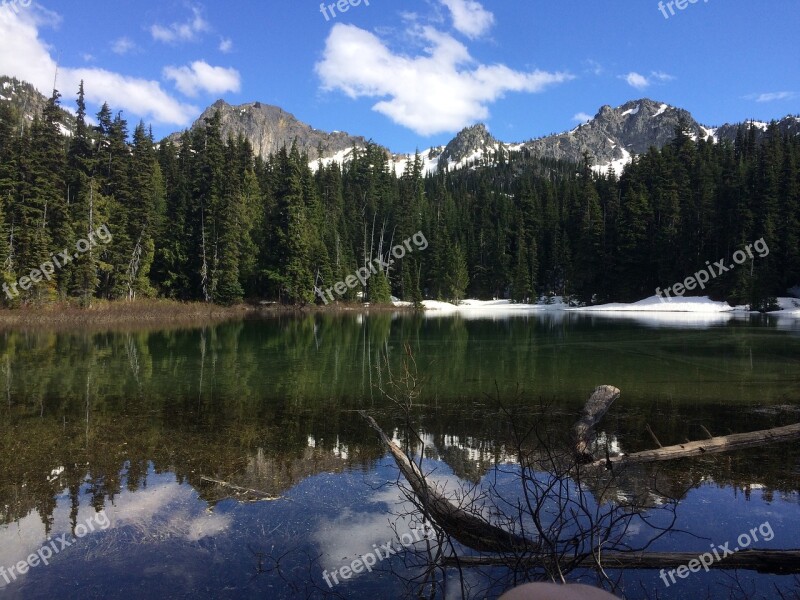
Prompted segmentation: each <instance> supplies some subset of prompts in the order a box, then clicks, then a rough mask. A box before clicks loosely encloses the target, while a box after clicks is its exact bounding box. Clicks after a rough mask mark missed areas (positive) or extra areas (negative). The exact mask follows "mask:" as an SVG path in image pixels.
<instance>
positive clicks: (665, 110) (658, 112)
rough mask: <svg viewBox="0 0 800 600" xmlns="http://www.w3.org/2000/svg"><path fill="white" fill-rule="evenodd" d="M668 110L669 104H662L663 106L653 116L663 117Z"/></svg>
mask: <svg viewBox="0 0 800 600" xmlns="http://www.w3.org/2000/svg"><path fill="white" fill-rule="evenodd" d="M668 108H669V104H662V105H661V106H659V107H658V110H657V111H656V112H655V113H654V114H653V116H654V117H658V116H660V115H663V114H664V113H665V112H667V109H668Z"/></svg>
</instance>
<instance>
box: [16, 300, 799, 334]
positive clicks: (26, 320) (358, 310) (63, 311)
mask: <svg viewBox="0 0 800 600" xmlns="http://www.w3.org/2000/svg"><path fill="white" fill-rule="evenodd" d="M779 302H780V304H781V308H782V309H783V310H781V311H777V312H773V313H769V314H770V315H772V316H782V317H790V318H792V317H794V318H797V317H800V300H798V299H788V298H781V299H779ZM386 313H392V314H397V313H402V314H415V313H418V314H425V315H427V316H428V317H443V316H447V315H453V316H455V315H458V316H462V317H472V318H480V317H501V316H512V315H518V316H519V315H531V314H536V313H538V314H542V313H562V314H563V313H577V314H593V315H607V316H614V315H617V316H630V317H633V316H639V317H648V316H650V317H658V316H660V317H662V318H665V317H668V316H675V317H677V316H678V315H684V316H686V317H691V316H693V317H702V316H706V317H711V316H717V317H722V316H727V317H732V316H734V315H743V314H752V313H751V311H749V310H747V307H732V306H728V305H726V304H725V303H723V302H715V301H712V300H710V299H709V298H707V297H693V298H685V299H683V300H682V301H680V302H675V303H674V304H673V303H658V302H655V301H654V299H653V298H647V299H644V300H640V301H639V302H635V303H630V304H623V303H617V304H605V305H598V306H587V307H573V306H569V305H567V304H565V303H563V302H562V301H561V299H560V298H557V299H556V301H555V302H553V303H551V304H514V303H511V302H509V301H507V300H494V301H491V300H490V301H480V300H464V301H463V302H462V303H461V304H460V305H458V306H456V305H453V304H449V303H446V302H437V301H433V300H426V301H424V302H423V306H422V308H420V309H415V308H414V307H413V306H412V305H411V304H410V303H406V302H396V303H393V304H377V305H370V304H359V303H335V304H328V305H316V304H309V305H305V306H297V305H285V304H278V303H272V302H270V303H267V302H264V303H261V304H249V303H242V304H237V305H235V306H219V305H215V304H206V303H204V302H181V301H178V300H168V299H143V300H135V301H133V302H127V301H124V300H120V301H98V302H95V303H94V304H93V306H92V307H91V308H81V307H80V306H78V305H77V304H74V303H69V302H61V303H53V304H46V305H42V306H28V307H23V308H13V309H9V308H5V309H0V330H20V329H23V330H29V329H30V330H36V329H40V330H62V329H76V328H81V329H84V330H89V331H92V332H97V331H100V330H110V329H113V330H130V331H134V330H137V331H139V330H147V329H176V328H178V329H180V328H195V327H202V326H204V325H212V324H218V323H223V322H226V321H237V320H241V321H244V320H248V319H258V318H268V317H276V316H282V315H287V316H299V315H317V314H319V315H325V314H327V315H346V314H357V315H369V314H386Z"/></svg>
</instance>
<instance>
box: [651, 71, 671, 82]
mask: <svg viewBox="0 0 800 600" xmlns="http://www.w3.org/2000/svg"><path fill="white" fill-rule="evenodd" d="M650 77H652V78H653V79H655V80H656V81H662V82H667V81H672V80H673V79H675V77H673V76H672V75H670V74H669V73H664V71H653V72H652V73H650Z"/></svg>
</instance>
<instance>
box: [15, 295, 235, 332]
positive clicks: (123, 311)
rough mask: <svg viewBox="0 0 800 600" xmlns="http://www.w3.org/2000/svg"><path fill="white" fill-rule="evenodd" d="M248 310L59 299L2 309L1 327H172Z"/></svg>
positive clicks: (196, 304) (221, 318) (230, 317)
mask: <svg viewBox="0 0 800 600" xmlns="http://www.w3.org/2000/svg"><path fill="white" fill-rule="evenodd" d="M247 312H248V309H247V307H245V306H234V307H224V306H216V305H213V304H205V303H202V302H176V301H174V300H136V301H134V302H124V301H119V302H108V301H96V302H93V303H92V306H91V308H81V307H80V306H78V305H76V304H74V303H69V302H59V303H54V304H46V305H42V306H27V307H23V308H18V309H6V310H0V329H40V328H41V329H49V330H53V329H58V330H60V329H81V330H86V329H91V330H93V331H96V330H103V329H112V328H113V329H114V330H118V329H122V330H142V329H169V328H173V327H187V326H188V327H191V326H198V325H204V324H208V323H219V322H222V321H228V320H233V319H241V318H243V317H244V315H245V314H246V313H247Z"/></svg>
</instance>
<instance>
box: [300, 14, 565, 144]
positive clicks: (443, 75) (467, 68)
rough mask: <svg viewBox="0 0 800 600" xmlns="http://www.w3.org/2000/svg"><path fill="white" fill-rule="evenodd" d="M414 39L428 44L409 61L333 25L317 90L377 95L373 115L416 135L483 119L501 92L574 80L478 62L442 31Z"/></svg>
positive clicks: (369, 37)
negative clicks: (376, 114) (385, 117)
mask: <svg viewBox="0 0 800 600" xmlns="http://www.w3.org/2000/svg"><path fill="white" fill-rule="evenodd" d="M416 34H417V35H418V36H420V37H421V38H422V39H423V40H424V41H425V42H427V47H426V49H425V51H424V54H423V55H420V56H407V55H403V54H395V53H393V52H392V51H391V50H390V49H389V48H387V47H386V45H385V44H384V43H383V42H382V41H381V40H380V39H379V38H378V37H376V36H375V35H374V34H372V33H370V32H368V31H365V30H363V29H359V28H358V27H356V26H354V25H346V24H343V23H338V24H336V25H334V27H333V28H332V30H331V32H330V34H329V36H328V39H327V41H326V45H325V53H324V57H323V59H322V60H321V61H319V62H318V63H317V64H316V66H315V70H316V72H317V74H318V75H319V77H320V79H321V80H322V87H323V89H325V90H329V91H330V90H340V91H342V92H344V93H345V94H346V95H347V96H349V97H350V98H353V99H355V98H361V97H367V98H381V100H380V101H379V102H377V103H376V104H375V105H374V106H373V107H372V108H373V110H375V111H377V112H379V113H381V114H383V115H386V116H387V117H389V118H390V119H391V120H392V121H394V122H395V123H398V124H400V125H403V126H405V127H408V128H410V129H412V130H413V131H415V132H417V133H418V134H420V135H433V134H436V133H442V132H452V131H458V130H459V129H461V128H462V127H464V126H466V125H469V124H471V123H475V122H476V121H479V120H485V119H487V118H488V117H489V109H488V105H489V104H491V103H492V102H495V101H496V100H498V99H499V98H502V97H503V95H504V94H505V93H506V92H529V93H534V92H540V91H542V90H544V89H545V88H546V87H547V86H550V85H553V84H556V83H561V82H564V81H568V80H570V79H572V76H571V75H569V74H567V73H558V72H556V73H550V72H546V71H540V70H535V71H531V72H521V71H515V70H513V69H511V68H509V67H507V66H505V65H502V64H494V65H482V64H479V63H477V62H476V61H475V60H474V59H473V58H472V57H471V56H470V54H469V51H468V50H467V48H466V47H465V46H464V45H463V44H461V43H460V42H458V41H456V40H455V39H454V38H452V37H451V36H449V35H447V34H444V33H441V32H439V31H436V30H435V29H433V28H431V27H423V28H420V29H418V30H417V31H416Z"/></svg>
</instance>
